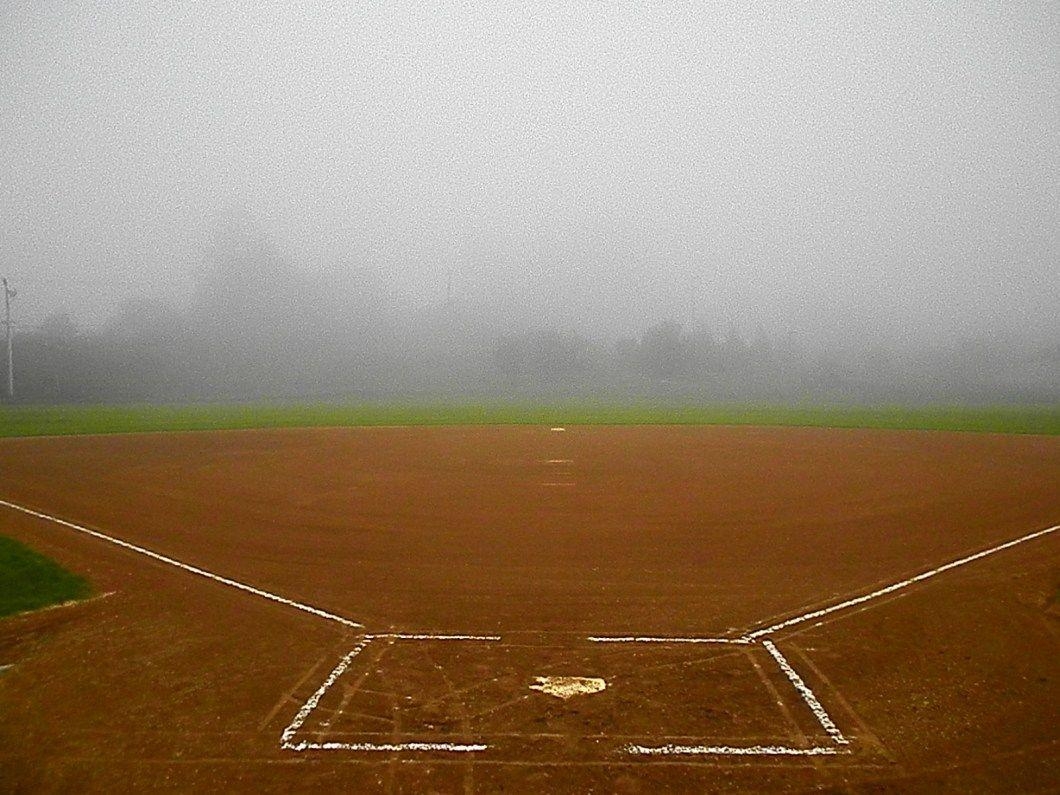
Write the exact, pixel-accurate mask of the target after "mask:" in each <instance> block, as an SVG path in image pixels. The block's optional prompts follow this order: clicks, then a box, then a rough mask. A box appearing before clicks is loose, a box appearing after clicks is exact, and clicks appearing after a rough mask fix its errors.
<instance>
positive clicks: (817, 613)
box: [743, 524, 1060, 640]
mask: <svg viewBox="0 0 1060 795" xmlns="http://www.w3.org/2000/svg"><path fill="white" fill-rule="evenodd" d="M1057 530H1060V524H1058V525H1053V526H1052V527H1047V528H1045V529H1044V530H1037V531H1035V532H1033V533H1028V534H1027V535H1025V536H1020V537H1019V538H1016V539H1013V540H1012V541H1006V542H1005V543H1004V544H998V545H997V546H995V547H990V549H984V550H983V551H982V552H976V553H975V554H974V555H968V556H967V557H963V558H960V559H958V560H954V561H951V562H949V563H947V564H945V565H944V566H939V567H938V568H935V569H930V570H929V571H925V572H922V573H921V574H918V575H916V576H915V577H910V578H909V579H906V580H902V581H900V582H896V583H892V584H891V585H888V586H885V587H883V588H878V589H877V590H875V591H873V592H872V593H867V594H865V595H864V596H858V597H855V598H854V599H847V600H846V601H845V602H840V603H839V604H834V605H831V606H830V607H823V608H821V609H820V610H814V611H812V612H810V613H803V614H802V615H801V616H795V617H794V618H789V619H788V620H787V621H781V622H780V623H779V624H774V625H773V626H771V627H765V628H764V629H757V630H755V631H754V632H748V633H747V634H746V635H744V638H743V639H744V640H754V639H755V638H760V637H762V636H763V635H771V634H772V633H774V632H777V631H779V630H782V629H787V628H788V627H791V626H794V625H795V624H801V623H803V622H804V621H812V620H813V619H815V618H820V617H821V616H826V615H828V614H829V613H834V612H835V611H837V610H844V609H846V608H848V607H853V606H854V605H860V604H863V603H865V602H868V601H870V600H871V599H877V598H879V597H881V596H886V595H887V594H889V593H894V592H895V591H899V590H901V589H903V588H908V587H909V586H910V585H914V584H915V583H918V582H923V581H924V580H927V579H930V578H932V577H934V576H936V575H938V574H942V573H943V572H946V571H949V570H950V569H955V568H957V567H958V566H963V565H965V564H966V563H971V562H972V561H975V560H979V559H980V558H985V557H986V556H987V555H993V554H994V553H995V552H1001V551H1002V550H1004V549H1008V548H1010V547H1014V546H1016V545H1017V544H1022V543H1024V542H1025V541H1032V540H1034V539H1035V538H1041V537H1042V536H1044V535H1048V534H1049V533H1054V532H1056V531H1057Z"/></svg>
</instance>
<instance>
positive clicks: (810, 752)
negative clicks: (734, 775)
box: [623, 745, 849, 756]
mask: <svg viewBox="0 0 1060 795" xmlns="http://www.w3.org/2000/svg"><path fill="white" fill-rule="evenodd" d="M623 750H624V751H625V752H626V753H627V754H639V755H641V756H719V755H728V756H833V755H835V754H845V753H849V751H847V750H846V749H839V748H836V747H835V746H832V745H822V746H814V747H813V748H793V747H791V746H788V745H744V746H741V745H627V746H625V748H623Z"/></svg>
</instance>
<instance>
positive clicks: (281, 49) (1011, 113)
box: [0, 0, 1060, 343]
mask: <svg viewBox="0 0 1060 795" xmlns="http://www.w3.org/2000/svg"><path fill="white" fill-rule="evenodd" d="M1058 59H1060V4H1057V3H1020V2H998V3H972V2H961V3H923V2H920V1H919V0H917V1H915V2H908V3H883V4H865V3H860V2H855V3H807V4H795V3H789V2H778V3H748V2H739V3H718V4H711V3H702V2H691V3H677V2H674V3H668V2H657V3H652V2H645V3H633V2H605V1H604V0H599V1H589V0H585V1H584V2H576V1H575V0H571V1H570V2H565V3H554V4H551V3H542V2H524V3H517V4H507V3H496V4H495V3H463V4H461V3H452V2H440V3H405V2H395V1H389V2H377V3H369V2H364V3H357V2H346V1H345V0H343V1H342V2H340V1H339V0H334V1H327V0H320V1H319V2H300V3H299V2H289V0H283V2H274V1H272V0H247V1H246V2H235V1H234V0H212V1H211V2H202V3H189V2H161V1H159V0H156V1H155V2H148V1H145V2H119V1H118V0H99V1H98V2H90V1H88V0H86V1H85V2H65V1H63V0H51V1H48V0H8V2H7V3H5V5H4V10H3V11H0V98H2V100H3V101H2V103H0V147H2V150H3V153H4V157H3V158H2V160H0V272H4V273H7V274H8V275H9V276H10V277H11V278H12V280H13V281H14V283H15V286H17V287H19V288H21V292H20V296H19V299H18V302H19V303H18V311H19V315H20V319H21V320H23V321H25V322H26V323H27V324H32V323H34V322H38V321H39V320H41V319H42V318H43V317H44V316H45V315H46V314H48V313H49V312H52V311H56V310H60V311H65V312H68V313H69V314H70V315H72V316H73V317H74V318H75V319H76V320H77V321H78V322H80V323H83V324H93V323H97V322H99V321H100V320H101V319H102V318H103V317H105V316H108V315H110V314H113V313H114V312H115V311H116V309H117V308H118V306H119V305H120V304H121V302H122V301H124V300H125V299H127V298H128V297H130V296H132V295H136V294H141V293H146V294H148V295H160V296H166V297H168V298H170V299H171V300H174V301H177V302H179V301H182V300H186V299H187V297H188V296H189V295H191V294H192V292H193V288H194V280H195V278H196V274H198V273H200V272H201V260H202V257H203V256H204V251H206V250H208V249H209V248H210V247H211V246H212V245H213V244H214V243H215V242H216V240H217V238H218V236H219V235H222V234H224V229H225V225H226V224H227V223H229V222H230V221H231V219H233V218H244V219H250V220H251V221H252V222H253V223H254V224H256V225H257V226H259V227H260V228H261V229H262V230H263V232H264V233H265V234H266V235H267V237H268V239H269V241H270V242H271V244H272V245H274V246H275V247H276V248H277V249H278V250H279V251H280V252H281V253H283V254H284V255H285V256H287V257H288V258H289V259H290V260H291V261H292V262H293V263H294V264H296V265H297V266H298V267H300V268H304V269H314V270H316V271H321V272H322V273H323V277H324V278H326V279H327V280H328V282H329V283H330V284H332V285H333V286H334V288H335V294H337V295H341V294H342V291H343V290H347V289H349V290H353V289H356V286H357V284H358V283H359V281H360V279H362V278H364V274H365V273H368V274H370V275H371V276H372V277H373V278H374V279H376V280H379V281H382V283H384V284H385V285H386V288H387V292H388V293H389V294H390V295H392V296H393V297H394V300H395V301H396V302H399V303H402V304H403V305H408V304H411V305H425V304H427V303H429V302H431V301H435V300H438V299H440V298H442V297H444V294H445V289H446V282H447V280H448V278H449V276H450V274H451V275H452V278H453V283H454V288H455V290H456V291H457V292H458V294H459V295H461V296H467V297H469V298H473V299H476V300H481V299H488V300H489V302H490V303H491V305H493V306H496V307H498V311H504V312H513V311H516V308H517V313H518V314H520V315H521V316H522V317H524V318H526V319H530V320H531V321H533V322H539V323H541V324H556V325H559V326H561V327H566V328H574V329H580V330H584V331H588V332H595V333H599V334H612V333H625V332H634V331H638V330H640V329H641V328H642V327H643V326H644V325H645V324H647V323H650V322H653V321H656V320H660V319H664V318H666V317H672V318H674V319H677V320H679V321H682V322H688V321H692V320H696V319H700V320H706V321H707V322H709V323H714V324H716V325H717V326H718V327H725V326H726V325H728V324H729V323H736V324H737V325H738V326H740V327H743V328H751V327H753V326H754V325H755V324H759V323H760V324H762V325H763V326H764V327H766V328H767V329H769V330H772V331H775V332H777V333H783V332H785V331H787V330H789V329H790V330H795V331H796V332H801V333H805V334H810V335H815V336H817V337H821V338H825V339H831V340H843V339H845V338H847V337H848V335H851V334H856V335H858V337H859V338H861V339H866V338H869V337H876V336H878V337H879V338H880V339H883V340H888V341H894V342H910V343H916V342H918V341H924V340H934V339H937V338H939V337H942V338H946V339H948V338H954V337H956V336H959V335H966V334H987V335H990V334H1003V335H1006V336H1008V335H1012V336H1025V337H1027V338H1029V339H1040V340H1047V339H1050V338H1053V339H1055V338H1060V320H1058V317H1060V313H1058V312H1057V307H1058V306H1060V264H1058V251H1060V246H1058V243H1060V232H1058V229H1060V223H1058V221H1060V195H1058V194H1060V174H1058V164H1060V132H1058V131H1060V96H1058V94H1060V73H1058V66H1060V61H1058Z"/></svg>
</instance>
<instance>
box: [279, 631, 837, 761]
mask: <svg viewBox="0 0 1060 795" xmlns="http://www.w3.org/2000/svg"><path fill="white" fill-rule="evenodd" d="M377 639H387V640H410V641H427V642H433V641H465V642H468V641H470V642H475V641H479V642H491V641H494V642H495V641H499V640H501V636H499V635H445V634H437V635H435V634H429V633H384V634H375V635H366V636H364V637H363V638H362V639H361V641H360V642H359V643H357V645H356V646H354V647H353V648H352V649H351V650H350V651H349V652H347V653H346V655H345V656H344V657H343V658H342V659H341V660H340V661H339V663H338V665H336V666H335V667H334V668H333V669H332V671H331V673H329V674H328V676H327V678H326V679H325V680H324V682H323V683H322V684H321V685H320V687H318V688H317V689H316V691H315V692H314V693H313V694H312V695H311V696H310V697H309V699H308V700H307V701H306V702H305V704H303V705H302V707H301V709H299V710H298V712H297V714H296V715H295V716H294V719H293V720H292V721H291V723H290V725H288V726H287V728H285V729H284V730H283V733H282V734H281V736H280V747H281V748H283V749H284V750H288V751H353V752H409V753H416V752H423V753H478V752H482V751H487V750H489V749H490V747H491V746H490V745H489V744H488V743H486V742H477V743H445V742H400V743H393V742H390V743H372V742H319V741H317V742H313V741H308V740H299V739H297V734H298V733H299V731H300V730H302V728H303V727H304V726H305V724H306V721H307V720H308V719H309V717H310V716H311V715H312V713H313V711H314V710H316V708H317V707H318V706H319V704H320V702H321V700H322V699H323V698H324V696H325V695H326V694H327V692H328V691H329V690H330V689H331V688H332V686H334V684H335V683H336V682H337V681H338V680H339V678H340V677H341V676H342V675H343V674H344V673H346V671H347V669H349V667H350V666H351V665H352V664H353V662H354V660H355V659H356V658H357V657H358V656H359V655H360V654H361V652H362V651H364V650H365V648H367V647H368V645H369V644H370V643H372V642H373V641H374V640H377ZM586 640H588V641H590V642H596V643H601V642H605V643H656V644H664V643H673V644H675V645H680V644H688V643H721V644H725V643H731V644H738V645H761V646H762V647H763V648H765V649H766V651H767V652H769V655H770V656H771V657H772V658H773V660H774V661H775V662H776V664H777V667H778V668H779V670H780V671H781V672H782V673H783V674H784V675H785V676H786V677H787V679H788V681H789V682H790V683H791V685H792V687H793V688H794V690H795V692H797V693H798V695H799V696H800V698H801V699H802V700H803V702H804V703H805V704H806V706H807V707H808V708H809V710H810V712H811V713H812V714H813V716H814V717H815V718H816V719H817V722H818V723H820V725H821V728H822V729H823V730H824V732H825V733H826V734H827V735H828V737H829V738H830V739H831V741H832V743H833V744H832V745H818V746H811V747H797V746H787V745H748V746H739V745H673V744H661V745H636V744H627V745H624V746H621V747H620V748H619V749H618V751H619V752H621V753H625V754H627V755H634V756H831V755H836V754H845V753H849V752H850V749H849V745H850V741H849V740H848V739H847V738H846V737H845V736H844V735H843V733H842V731H840V729H839V728H838V727H837V726H836V724H835V721H833V720H832V717H831V716H830V715H829V714H828V712H827V711H826V710H825V708H824V707H823V706H822V705H821V702H820V700H819V699H818V698H817V696H816V695H815V694H814V692H813V691H812V690H811V689H810V687H809V686H808V685H807V684H806V682H805V681H804V680H803V679H802V677H801V676H800V675H799V674H798V672H797V671H796V670H795V669H794V667H793V666H792V665H791V663H790V662H789V661H788V659H787V658H786V657H785V656H784V655H783V654H782V653H781V651H780V649H778V648H777V646H776V644H774V643H773V642H772V641H770V640H763V641H761V642H756V641H749V640H744V639H738V638H737V639H733V638H687V637H677V638H670V639H667V638H664V637H658V636H628V637H608V636H592V637H589V638H586Z"/></svg>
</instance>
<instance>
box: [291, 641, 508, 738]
mask: <svg viewBox="0 0 1060 795" xmlns="http://www.w3.org/2000/svg"><path fill="white" fill-rule="evenodd" d="M378 637H393V636H392V635H391V636H387V635H374V636H368V637H365V638H364V639H363V640H361V642H360V643H358V644H357V645H356V646H354V647H353V648H352V649H351V650H350V651H349V652H347V653H346V655H345V656H344V657H343V658H342V659H341V660H340V661H339V664H338V665H336V666H335V667H334V668H333V669H332V670H331V673H329V674H328V677H327V679H325V680H324V683H323V684H322V685H321V686H320V687H318V688H317V689H316V692H315V693H313V695H311V696H310V697H309V700H308V701H306V702H305V704H303V705H302V708H301V709H299V710H298V713H297V714H296V715H295V716H294V720H292V721H291V723H290V724H289V725H288V726H287V728H286V729H284V730H283V733H282V734H281V735H280V747H281V748H283V749H284V750H287V751H419V752H425V751H426V752H430V751H444V752H448V753H473V752H478V751H485V750H486V749H487V748H489V746H488V745H484V744H482V743H424V742H408V743H343V742H324V743H316V742H308V741H305V740H300V741H298V742H295V740H294V737H295V735H296V734H297V733H298V730H299V729H301V728H302V726H304V725H305V722H306V720H308V718H309V716H310V715H311V714H312V712H313V710H315V709H316V708H317V706H318V705H319V704H320V700H321V699H322V698H323V697H324V694H325V693H327V692H328V690H330V689H331V686H332V685H334V684H335V682H337V681H338V679H339V677H340V676H342V675H343V674H344V673H346V669H347V668H349V667H350V665H351V663H353V660H354V658H355V657H356V656H357V655H359V654H360V653H361V652H362V651H364V649H365V647H366V646H367V645H368V644H369V643H371V641H372V639H373V638H378ZM415 639H416V640H420V639H423V638H421V637H416V638H415ZM430 639H431V640H458V639H459V640H481V639H483V638H482V637H476V636H470V635H464V636H460V637H457V636H455V635H448V636H445V635H443V636H434V637H431V638H430Z"/></svg>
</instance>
